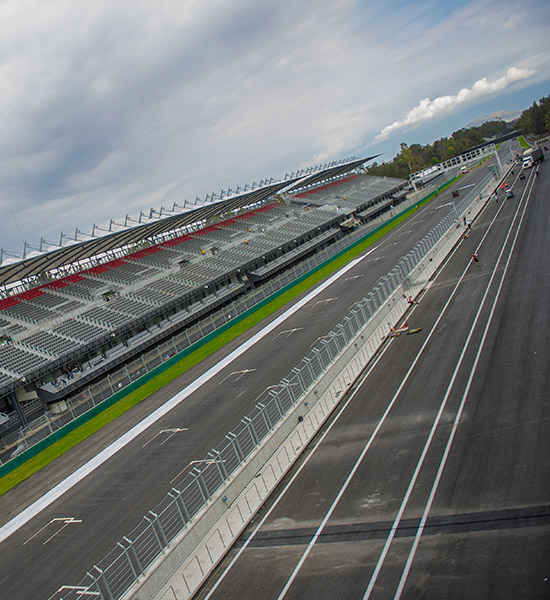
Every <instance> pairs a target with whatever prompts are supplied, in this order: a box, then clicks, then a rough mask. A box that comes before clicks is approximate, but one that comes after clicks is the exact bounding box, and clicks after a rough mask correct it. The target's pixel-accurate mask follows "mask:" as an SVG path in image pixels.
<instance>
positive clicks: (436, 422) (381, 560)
mask: <svg viewBox="0 0 550 600" xmlns="http://www.w3.org/2000/svg"><path fill="white" fill-rule="evenodd" d="M526 205H527V203H525V206H526ZM520 208H521V204H518V207H517V209H516V212H515V214H514V218H513V220H512V223H511V224H510V228H509V229H508V233H507V235H506V238H505V240H504V243H503V244H502V248H501V250H500V253H499V255H498V258H497V261H496V264H495V266H494V268H493V271H492V273H491V278H490V279H489V282H488V283H487V286H486V288H485V293H484V294H483V298H482V299H481V302H480V304H479V308H478V310H477V312H476V315H475V318H474V320H473V322H472V325H471V327H470V331H469V333H468V337H467V338H466V341H465V342H464V345H463V347H462V351H461V353H460V357H459V359H458V362H457V365H456V367H455V370H454V372H453V374H452V376H451V380H450V381H449V385H448V386H447V389H446V391H445V395H444V397H443V400H442V401H441V404H440V406H439V410H438V412H437V415H436V417H435V419H434V422H433V424H432V427H431V429H430V433H429V434H428V437H427V439H426V442H425V444H424V447H423V449H422V453H421V454H420V458H419V459H418V462H417V464H416V467H415V470H414V472H413V475H412V477H411V479H410V481H409V485H408V487H407V491H406V492H405V495H404V497H403V500H402V502H401V505H400V506H399V510H398V511H397V515H396V517H395V519H394V521H393V523H392V526H391V529H390V533H389V535H388V537H387V538H386V542H385V544H384V547H383V548H382V552H381V553H380V556H379V558H378V562H377V563H376V567H375V569H374V572H373V574H372V575H371V578H370V580H369V584H368V586H367V589H366V591H365V594H364V595H363V600H368V599H369V598H370V596H371V594H372V592H373V590H374V586H375V585H376V581H377V579H378V576H379V574H380V571H381V570H382V567H383V566H384V562H385V560H386V557H387V555H388V553H389V550H390V546H391V544H392V542H393V539H394V537H395V534H396V533H397V529H398V527H399V525H400V523H401V519H402V517H403V513H404V512H405V509H406V508H407V505H408V503H409V499H410V497H411V494H412V492H413V489H414V487H415V485H416V481H417V479H418V476H419V475H420V471H421V470H422V466H423V464H424V460H425V458H426V455H427V454H428V451H429V449H430V446H431V444H432V440H433V438H434V436H435V432H436V430H437V428H438V427H439V422H440V420H441V416H442V415H443V411H444V410H445V407H446V405H447V401H448V399H449V396H450V394H451V391H452V388H453V387H454V384H455V381H456V378H457V376H458V372H459V370H460V368H461V367H462V362H463V360H464V357H465V355H466V352H467V350H468V349H469V345H470V341H471V339H472V336H473V334H474V330H475V328H476V326H477V323H478V321H479V319H480V317H481V312H482V310H483V308H484V307H485V301H486V300H487V297H488V295H489V291H490V288H491V286H492V284H493V280H494V279H495V277H496V274H497V271H498V269H499V264H500V260H501V258H502V255H503V254H504V251H505V248H506V244H507V243H508V239H509V238H510V235H511V234H512V230H513V228H514V226H515V223H516V219H517V217H518V214H519V211H520ZM524 211H525V207H524ZM521 218H522V219H523V215H522V217H521ZM470 264H471V263H470Z"/></svg>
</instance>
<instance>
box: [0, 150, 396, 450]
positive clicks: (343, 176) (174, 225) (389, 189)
mask: <svg viewBox="0 0 550 600" xmlns="http://www.w3.org/2000/svg"><path fill="white" fill-rule="evenodd" d="M372 158H374V157H369V158H363V159H351V160H344V161H341V162H339V163H336V164H332V165H329V166H326V165H325V166H324V168H319V169H316V170H310V172H307V173H299V174H297V175H294V174H293V175H292V176H288V177H287V178H285V180H284V181H278V182H273V181H271V182H269V183H268V182H265V183H264V182H262V183H261V185H260V186H258V187H256V186H254V187H253V188H252V189H246V188H245V189H244V190H242V191H238V192H236V193H232V194H231V193H230V194H228V195H226V196H224V194H223V193H222V194H221V195H220V196H221V197H220V198H215V196H214V194H212V196H210V197H209V196H207V198H206V200H205V201H204V202H200V201H196V202H195V203H194V204H191V205H188V204H186V205H185V206H184V207H182V210H181V211H179V212H176V211H175V210H174V211H171V212H170V211H169V212H168V213H164V214H163V210H162V209H161V211H160V212H159V213H158V214H155V213H154V211H153V210H151V213H150V214H149V217H148V218H146V219H145V222H144V223H141V222H140V221H141V220H142V219H141V216H140V218H139V219H138V220H137V221H138V222H136V223H135V224H133V225H132V224H130V225H128V218H127V219H126V221H125V224H124V226H122V225H119V226H118V229H119V230H118V231H113V230H112V229H117V227H114V228H113V227H112V225H113V223H114V221H111V226H109V227H108V228H107V229H108V230H107V231H103V232H101V233H99V232H98V231H95V229H96V228H95V227H94V231H93V232H92V235H91V236H89V239H85V240H79V239H77V236H76V235H75V239H74V240H72V241H70V240H66V241H65V243H63V239H61V240H60V244H59V247H57V248H54V249H51V248H48V249H47V250H46V251H38V252H36V253H34V254H32V255H29V256H26V257H24V258H21V259H18V260H11V259H10V260H4V261H3V262H2V263H1V264H0V286H2V288H1V291H0V294H1V295H0V411H1V413H0V417H1V418H0V438H1V440H2V443H3V444H4V445H5V448H4V453H3V457H2V458H4V459H5V458H8V457H9V456H10V455H12V454H13V453H14V447H16V448H15V452H17V449H18V448H20V446H17V443H16V442H13V441H12V440H16V439H17V435H15V434H16V432H17V431H19V429H20V428H22V427H24V426H25V425H27V424H28V422H29V421H31V420H33V419H37V418H38V417H40V415H42V414H44V413H45V412H47V411H48V410H52V409H55V410H56V411H63V410H65V409H64V400H65V399H67V398H71V397H74V396H75V395H76V394H78V393H80V392H81V391H82V390H84V389H85V388H86V386H89V385H91V384H92V383H93V382H97V381H98V380H100V379H101V378H106V377H108V376H109V375H110V373H112V372H113V370H115V369H120V368H122V367H123V366H124V365H125V364H127V363H128V361H131V360H133V359H135V357H136V356H139V355H140V354H143V353H144V352H145V351H147V350H149V349H151V348H154V347H155V345H158V344H159V343H161V342H162V341H163V340H166V339H168V338H170V337H171V336H174V335H176V334H179V333H181V332H184V331H186V329H188V328H190V327H192V326H193V325H195V324H197V323H199V322H200V321H201V320H204V319H206V318H208V317H209V316H210V315H212V314H213V313H215V311H217V310H220V308H221V307H223V306H226V305H227V304H228V303H230V302H233V301H234V300H235V299H236V298H244V297H247V296H249V295H251V293H252V291H253V290H255V289H257V288H258V287H260V286H262V285H265V284H266V283H267V282H269V281H270V280H271V279H272V278H275V277H277V276H279V275H280V274H281V273H283V272H285V270H288V269H289V268H291V267H292V266H294V265H296V264H297V263H300V261H304V260H306V259H307V258H308V257H310V256H311V255H313V254H315V253H319V252H320V251H322V250H324V249H326V248H329V247H331V246H332V245H335V244H336V243H337V242H338V241H340V240H342V239H343V238H345V236H349V235H350V233H351V232H353V231H355V230H357V229H361V228H363V227H364V226H365V224H367V223H369V221H372V220H373V219H375V218H377V217H379V215H380V214H381V213H384V212H385V211H387V210H389V209H390V208H392V207H393V206H394V205H396V204H399V203H400V202H401V201H402V200H403V199H404V198H405V196H406V186H407V182H406V181H404V180H400V179H391V178H380V177H371V176H367V175H363V174H359V172H358V171H359V170H360V167H361V165H363V164H364V163H365V162H367V161H369V160H371V159H372ZM115 225H116V224H115ZM109 229H111V231H109ZM77 233H78V230H77ZM0 260H1V257H0ZM8 439H9V440H10V442H8Z"/></svg>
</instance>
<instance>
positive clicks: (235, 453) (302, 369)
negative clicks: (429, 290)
mask: <svg viewBox="0 0 550 600" xmlns="http://www.w3.org/2000/svg"><path fill="white" fill-rule="evenodd" d="M490 185H494V179H493V177H492V176H487V177H486V178H485V179H484V180H483V181H482V182H481V184H479V185H478V186H477V187H476V188H474V189H473V190H472V191H471V192H470V193H469V194H467V196H466V197H464V198H463V199H462V200H461V201H460V202H459V203H457V204H456V205H453V209H452V210H451V211H449V213H448V214H446V215H445V216H444V217H443V218H442V219H441V221H440V222H439V223H438V224H437V225H436V226H435V227H434V228H433V229H432V230H431V231H430V232H428V234H427V235H426V236H424V238H422V239H421V240H420V241H419V242H418V243H417V244H416V245H415V246H414V248H413V249H412V250H411V251H410V252H409V253H408V254H407V255H406V256H404V257H403V258H402V259H401V260H400V261H399V262H398V264H397V265H396V266H395V267H394V268H393V269H392V270H391V271H390V272H389V273H388V274H387V275H385V276H384V277H383V278H382V279H380V280H379V282H378V283H377V285H376V286H375V288H374V289H373V290H372V291H371V292H370V293H369V294H368V295H367V296H366V297H365V298H364V299H363V300H362V301H360V302H357V303H356V304H355V305H354V306H353V308H352V309H351V310H350V312H349V313H348V315H346V316H345V317H344V318H343V319H342V320H341V321H340V323H338V325H337V326H336V327H335V328H334V329H333V330H331V331H330V332H329V333H328V334H327V336H326V337H325V339H323V340H322V341H321V342H320V343H319V344H318V345H317V346H316V347H315V348H313V349H312V351H311V352H310V353H309V354H308V355H307V356H306V357H304V358H303V359H302V360H301V361H300V363H299V364H298V365H296V366H295V367H294V368H293V369H291V371H290V372H289V373H288V375H287V376H286V377H285V378H283V379H282V380H281V382H280V384H279V385H278V386H277V389H271V390H269V391H267V392H265V393H264V395H263V397H262V398H260V400H259V401H258V402H257V404H256V406H255V407H254V409H253V411H252V412H251V413H249V414H248V415H247V416H246V417H244V418H243V419H241V421H240V422H239V424H238V425H237V427H236V428H235V429H234V430H233V431H230V432H229V433H228V434H227V435H226V436H225V437H224V439H223V440H222V441H221V442H220V444H218V446H216V447H215V448H213V449H212V450H210V452H208V454H207V455H206V456H205V458H204V459H203V460H202V461H201V462H200V463H199V464H197V465H196V466H194V467H193V468H192V469H191V470H190V471H189V472H188V473H187V474H186V475H185V476H184V477H183V478H182V479H181V480H180V481H178V482H177V484H176V485H175V486H174V487H173V488H172V489H171V490H170V491H169V492H168V493H167V494H166V496H165V498H164V499H163V500H162V501H161V502H160V503H159V504H158V505H157V506H156V507H155V508H154V509H153V510H151V511H149V513H148V514H147V515H145V516H144V517H143V519H142V521H141V522H140V523H139V525H138V526H137V527H136V528H135V529H133V530H132V531H131V532H130V533H129V534H128V535H127V536H124V537H123V538H122V540H120V541H119V542H118V543H117V545H116V546H115V548H113V550H112V551H111V552H110V553H109V554H108V555H107V556H105V557H104V558H103V559H101V560H100V561H99V563H97V564H96V565H94V566H93V567H92V569H91V570H90V571H89V572H88V573H87V574H86V577H85V578H84V579H83V580H82V581H81V582H80V583H79V585H78V586H64V587H63V588H61V589H60V590H59V591H58V592H56V593H55V594H54V595H53V596H52V597H51V598H50V600H78V599H80V598H82V597H83V594H84V595H93V596H94V597H96V598H99V599H100V600H119V599H120V598H122V597H123V596H124V595H125V594H126V593H127V592H128V590H129V589H130V588H131V587H132V586H133V585H134V584H135V583H136V582H137V581H138V580H139V579H140V578H142V577H143V576H144V575H145V573H146V571H147V569H148V568H149V567H150V566H151V565H152V564H153V563H154V562H155V561H157V559H158V557H159V556H161V555H162V554H163V553H165V552H166V550H167V549H168V548H169V546H170V544H171V543H172V542H173V541H174V540H176V538H178V537H181V535H182V533H183V532H185V531H186V530H187V532H188V535H189V534H190V533H191V532H192V528H193V525H194V523H196V522H197V520H198V518H199V516H200V515H201V514H204V512H205V510H206V509H207V508H208V506H209V504H211V503H212V500H213V499H214V497H218V496H219V495H220V493H221V491H222V490H223V489H224V487H226V486H227V485H228V483H229V482H230V480H231V479H232V478H234V477H235V476H236V475H237V473H238V472H239V471H240V470H241V469H242V468H243V466H244V465H245V464H246V463H247V461H249V460H250V459H251V458H252V457H253V456H254V455H255V453H256V452H257V451H258V449H259V448H260V447H261V446H262V444H263V443H264V442H265V441H266V440H268V439H269V438H270V436H271V435H272V434H273V432H274V431H275V429H277V427H279V425H280V424H281V423H282V422H283V420H284V419H285V417H286V416H287V415H288V414H290V413H291V411H292V410H293V409H294V407H296V405H297V404H298V403H299V402H300V401H301V399H302V398H303V397H304V395H305V394H306V393H307V392H308V391H311V389H312V386H314V385H315V383H316V382H317V381H319V380H320V378H322V377H323V375H324V374H326V373H327V372H328V371H329V369H330V368H331V366H332V365H333V364H334V363H335V361H337V360H338V358H339V357H341V356H342V355H343V353H344V352H345V351H346V349H348V348H349V347H350V344H352V343H353V341H354V340H355V339H356V338H357V336H358V335H359V334H360V332H361V331H362V330H363V329H364V328H365V327H366V326H367V325H368V324H369V322H370V321H371V320H372V319H373V318H375V316H376V315H377V314H378V313H379V312H380V310H381V309H382V308H384V307H385V306H386V303H387V302H388V300H389V299H390V298H391V297H392V295H393V294H394V293H395V291H396V290H398V289H402V290H406V289H410V288H411V286H413V285H415V284H414V282H413V281H412V280H411V275H412V274H413V273H414V274H415V277H417V276H418V275H419V274H421V273H425V274H426V277H429V276H430V275H431V274H432V273H433V271H434V270H435V268H436V267H437V265H436V264H435V263H432V262H428V261H426V263H423V261H424V260H426V259H430V258H431V257H432V255H433V251H434V248H435V247H436V245H437V244H438V243H439V242H440V241H441V240H442V238H444V237H446V238H447V239H446V240H445V242H449V244H453V243H454V242H455V241H456V239H457V236H456V230H457V229H458V228H461V218H462V216H463V215H465V214H467V211H468V210H469V209H471V207H472V206H473V205H474V204H478V205H479V202H480V201H481V200H482V196H481V194H480V190H482V193H484V192H485V190H486V188H487V187H488V186H490ZM476 201H477V202H476ZM453 232H455V233H454V234H453ZM440 246H441V245H440ZM444 248H445V249H446V248H447V246H446V245H444ZM439 249H440V250H441V248H439ZM445 251H447V250H445ZM440 255H441V253H439V256H440ZM425 264H427V265H429V267H425V266H424V265H425ZM424 283H425V282H423V283H422V284H424ZM416 285H418V281H417V283H416Z"/></svg>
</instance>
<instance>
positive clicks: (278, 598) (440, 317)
mask: <svg viewBox="0 0 550 600" xmlns="http://www.w3.org/2000/svg"><path fill="white" fill-rule="evenodd" d="M483 208H485V206H484V207H483ZM483 208H482V210H483ZM502 208H503V207H502V205H501V206H500V207H499V209H498V211H497V213H496V214H495V216H494V217H493V219H492V220H491V222H490V224H489V226H488V227H487V231H486V232H485V234H484V235H483V237H482V239H481V241H480V242H479V244H478V246H477V249H479V247H480V246H481V244H482V243H483V241H484V240H485V238H486V236H487V235H488V233H489V231H490V229H491V228H492V227H493V225H494V223H495V221H496V219H497V217H498V215H499V213H500V211H501V210H502ZM462 241H463V238H462V239H461V240H460V242H459V244H457V246H456V247H455V249H454V250H453V251H452V252H451V254H450V256H449V257H448V258H447V260H446V261H445V263H444V264H443V267H445V266H446V264H447V263H448V261H449V260H450V259H451V257H452V255H453V254H454V253H455V252H456V250H457V248H458V246H459V245H460V244H461V243H462ZM470 265H471V263H470V262H468V264H467V266H466V267H465V268H464V270H463V272H462V274H461V276H460V278H459V279H458V281H457V283H456V284H455V287H454V288H453V291H452V292H451V295H450V296H449V298H448V300H447V302H446V303H445V306H444V307H443V309H442V310H441V312H440V314H439V316H438V318H437V320H436V322H435V323H434V325H433V327H432V329H431V331H430V333H429V334H428V337H427V338H426V340H425V341H424V344H423V345H422V347H421V348H420V350H419V352H418V354H417V356H416V358H415V359H414V361H413V363H412V364H411V366H410V368H409V370H408V371H407V374H406V375H405V378H404V379H403V381H402V382H401V385H400V386H399V388H398V389H397V391H396V393H395V394H394V396H393V398H392V399H391V401H390V403H389V404H388V406H387V408H386V411H385V412H384V414H383V415H382V417H381V420H380V421H379V422H378V425H377V426H376V429H375V430H374V431H373V433H372V434H371V437H370V438H369V440H368V442H367V444H366V445H365V447H364V448H363V451H362V452H361V455H360V456H359V458H358V459H357V461H356V463H355V465H354V466H353V467H352V470H351V471H350V474H349V475H348V478H347V479H346V481H345V482H344V484H343V487H342V488H341V489H340V491H339V492H338V495H337V497H336V499H335V500H334V502H333V504H332V505H331V507H330V508H329V510H328V512H327V514H326V515H325V518H324V519H323V521H322V522H321V525H320V526H319V527H318V529H317V531H316V532H315V534H314V536H313V538H312V539H311V540H310V542H309V544H308V546H307V548H306V550H305V551H304V553H303V555H302V557H301V559H300V561H299V562H298V564H297V565H296V567H295V569H294V571H293V572H292V574H291V575H290V578H289V579H288V581H287V583H286V585H285V587H284V588H283V590H282V591H281V593H280V594H279V596H278V597H277V600H283V598H284V597H285V595H286V593H287V591H288V590H289V589H290V586H291V585H292V583H293V581H294V579H295V578H296V576H297V574H298V572H299V570H300V569H301V567H302V565H303V564H304V562H305V560H306V558H307V557H308V555H309V553H310V552H311V550H312V549H313V546H314V544H315V543H316V541H317V539H318V538H319V536H320V534H321V533H322V530H323V529H324V527H325V525H326V523H327V521H328V519H329V518H330V516H331V515H332V513H333V512H334V510H335V509H336V506H337V504H338V502H339V500H340V498H341V497H342V495H343V493H344V491H345V489H346V488H347V487H348V485H349V483H350V482H351V480H352V478H353V475H354V474H355V472H356V471H357V469H358V468H359V465H360V463H361V462H362V460H363V459H364V457H365V455H366V454H367V452H368V450H369V448H370V447H371V445H372V443H373V442H374V439H375V437H376V436H377V434H378V432H379V431H380V428H381V427H382V425H383V424H384V421H385V420H386V418H387V416H388V414H389V412H390V410H391V409H392V407H393V405H394V404H395V402H396V401H397V397H398V396H399V394H400V393H401V391H402V390H403V388H404V386H405V384H406V382H407V381H408V379H409V377H410V376H411V374H412V372H413V370H414V368H415V366H416V364H417V362H418V361H419V359H420V356H421V354H422V353H423V352H424V349H425V348H426V346H427V345H428V343H429V341H430V339H431V338H432V336H433V334H434V332H435V330H436V328H437V326H438V325H439V323H440V321H441V319H442V318H443V316H444V314H445V313H446V311H447V308H448V306H449V305H450V303H451V301H452V299H453V298H454V296H455V294H456V292H457V290H458V288H459V286H460V285H461V283H462V281H463V279H464V277H465V276H466V273H467V272H468V269H469V268H470ZM442 270H443V268H441V269H440V270H439V271H438V273H437V275H436V277H435V278H434V279H433V280H432V281H431V282H430V284H429V285H430V286H431V285H433V283H434V281H435V280H436V279H437V277H438V276H439V274H440V273H441V272H442ZM413 310H414V309H413ZM286 489H287V488H286V487H285V491H286ZM254 533H255V532H254ZM243 549H244V548H243ZM205 600H206V599H205Z"/></svg>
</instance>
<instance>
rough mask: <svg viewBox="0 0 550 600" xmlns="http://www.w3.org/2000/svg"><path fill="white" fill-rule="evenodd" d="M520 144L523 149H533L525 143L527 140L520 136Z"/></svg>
mask: <svg viewBox="0 0 550 600" xmlns="http://www.w3.org/2000/svg"><path fill="white" fill-rule="evenodd" d="M518 142H519V145H520V146H521V147H522V148H530V147H531V145H530V144H529V143H528V142H526V141H525V138H524V137H523V136H522V135H520V136H519V137H518Z"/></svg>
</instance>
